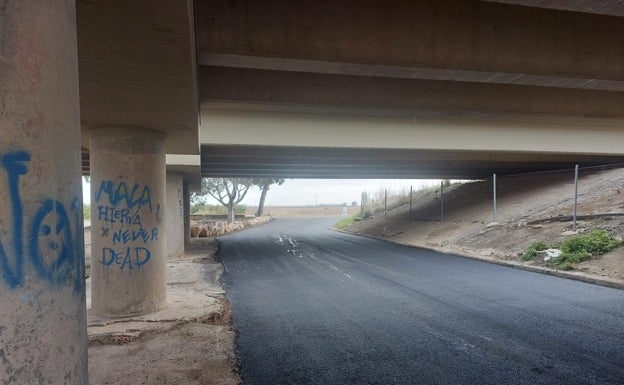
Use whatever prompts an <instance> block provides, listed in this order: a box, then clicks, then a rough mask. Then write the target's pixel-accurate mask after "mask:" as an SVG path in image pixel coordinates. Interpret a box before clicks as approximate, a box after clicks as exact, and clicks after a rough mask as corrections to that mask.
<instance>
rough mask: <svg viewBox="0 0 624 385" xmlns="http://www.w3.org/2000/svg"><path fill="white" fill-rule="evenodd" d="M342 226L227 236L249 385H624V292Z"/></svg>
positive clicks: (294, 224) (274, 227) (229, 278)
mask: <svg viewBox="0 0 624 385" xmlns="http://www.w3.org/2000/svg"><path fill="white" fill-rule="evenodd" d="M335 221H336V219H335V218H334V219H327V218H323V219H309V218H308V219H304V218H301V219H278V220H275V221H273V222H270V223H268V224H265V225H262V226H260V227H257V228H254V229H251V230H247V231H244V232H240V233H237V234H233V235H229V236H225V237H222V238H219V244H220V250H219V253H218V256H219V258H220V259H221V261H222V262H223V264H224V266H225V274H224V282H225V288H226V292H227V296H228V298H229V300H230V302H231V305H232V309H233V326H234V328H235V329H236V331H237V333H238V342H237V343H238V358H239V360H240V365H241V374H242V377H243V381H244V384H246V385H252V384H253V385H264V384H266V385H279V384H292V385H304V384H315V385H323V384H326V385H334V384H335V385H339V384H624V291H622V290H618V289H612V288H606V287H601V286H596V285H592V284H588V283H583V282H577V281H573V280H568V279H563V278H557V277H553V276H548V275H543V274H538V273H531V272H527V271H522V270H517V269H513V268H507V267H503V266H499V265H494V264H488V263H483V262H479V261H475V260H471V259H467V258H462V257H457V256H451V255H444V254H439V253H435V252H432V251H427V250H422V249H416V248H409V247H404V246H399V245H394V244H391V243H387V242H383V241H378V240H373V239H368V238H363V237H357V236H352V235H347V234H343V233H339V232H335V231H332V230H329V229H328V227H329V226H331V224H332V223H333V222H335Z"/></svg>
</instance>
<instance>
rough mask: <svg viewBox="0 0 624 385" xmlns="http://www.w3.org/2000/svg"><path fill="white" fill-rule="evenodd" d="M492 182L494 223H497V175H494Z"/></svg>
mask: <svg viewBox="0 0 624 385" xmlns="http://www.w3.org/2000/svg"><path fill="white" fill-rule="evenodd" d="M492 181H493V184H492V188H493V190H494V222H496V174H494V176H493V179H492Z"/></svg>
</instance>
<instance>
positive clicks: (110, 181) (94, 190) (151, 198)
mask: <svg viewBox="0 0 624 385" xmlns="http://www.w3.org/2000/svg"><path fill="white" fill-rule="evenodd" d="M90 156H91V158H90V159H91V255H92V258H93V259H92V267H91V276H92V278H91V284H92V286H91V310H92V312H93V313H94V314H98V315H102V316H113V317H115V316H129V315H136V314H146V313H151V312H154V311H157V310H159V309H161V308H163V307H164V306H165V304H166V301H167V296H166V288H167V280H166V258H167V244H166V232H165V215H166V212H165V211H166V210H165V138H164V135H163V134H161V133H158V132H156V131H152V130H147V129H139V128H126V127H124V128H100V129H96V130H93V131H92V132H91V137H90Z"/></svg>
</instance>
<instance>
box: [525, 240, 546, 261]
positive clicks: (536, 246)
mask: <svg viewBox="0 0 624 385" xmlns="http://www.w3.org/2000/svg"><path fill="white" fill-rule="evenodd" d="M546 249H548V245H547V244H546V243H545V242H542V241H539V242H534V243H532V244H531V246H529V248H528V249H527V251H525V252H524V254H522V260H523V261H531V260H533V259H535V257H537V253H538V251H543V250H546Z"/></svg>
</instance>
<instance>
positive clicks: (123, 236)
mask: <svg viewBox="0 0 624 385" xmlns="http://www.w3.org/2000/svg"><path fill="white" fill-rule="evenodd" d="M137 240H139V241H143V243H148V242H153V241H157V240H158V228H157V227H154V228H153V229H152V233H151V234H150V233H149V232H148V231H147V230H145V229H139V230H132V231H131V230H117V231H115V232H114V233H113V245H114V244H116V243H123V244H126V243H128V242H136V241H137Z"/></svg>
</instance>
